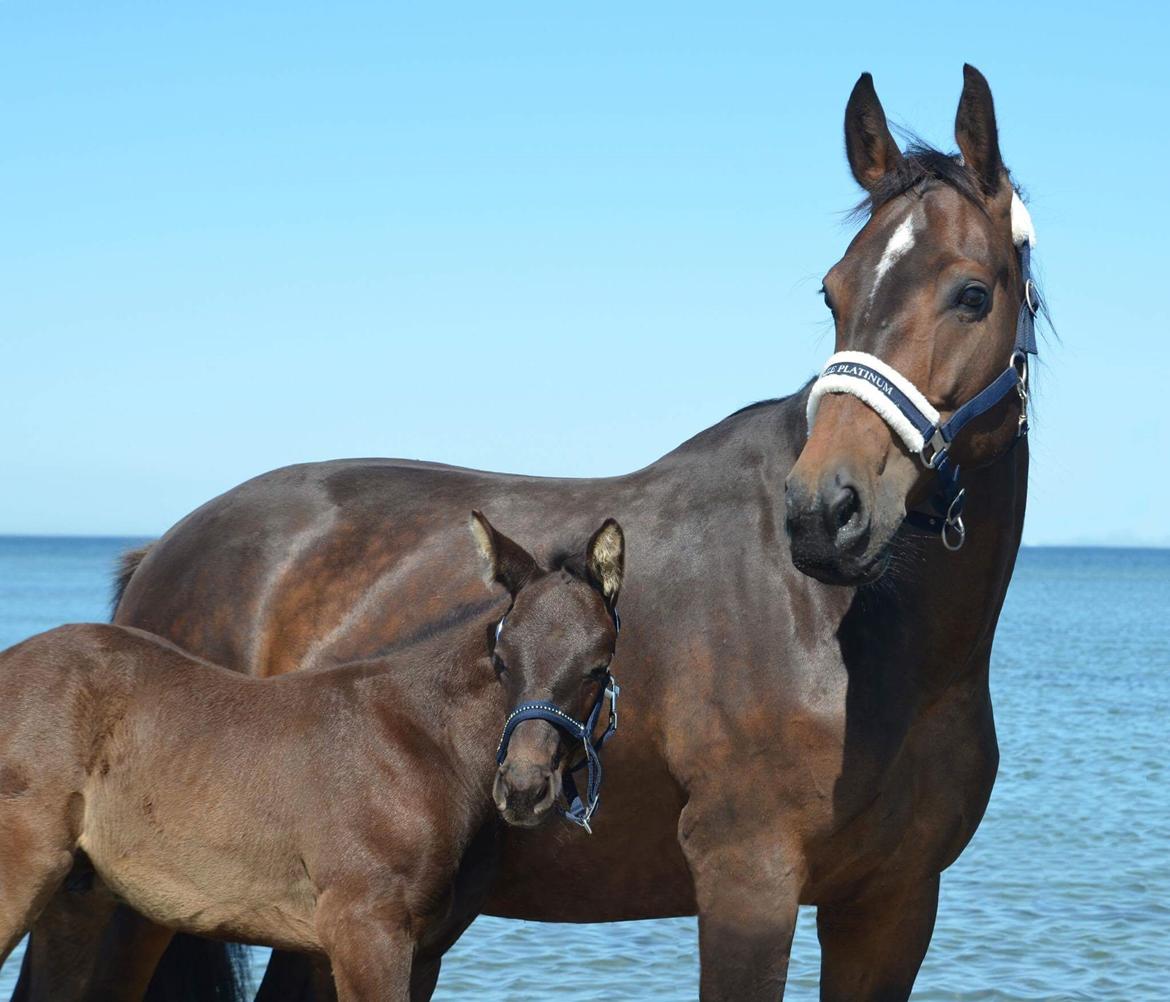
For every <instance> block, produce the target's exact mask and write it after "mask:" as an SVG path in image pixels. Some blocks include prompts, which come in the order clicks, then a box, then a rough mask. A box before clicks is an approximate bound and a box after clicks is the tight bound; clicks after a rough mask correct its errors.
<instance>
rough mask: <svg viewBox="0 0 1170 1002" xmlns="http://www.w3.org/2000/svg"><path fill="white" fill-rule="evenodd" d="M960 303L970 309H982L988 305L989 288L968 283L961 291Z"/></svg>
mask: <svg viewBox="0 0 1170 1002" xmlns="http://www.w3.org/2000/svg"><path fill="white" fill-rule="evenodd" d="M959 305H960V306H962V307H964V308H965V309H968V310H981V309H983V307H985V306H986V305H987V290H986V289H985V288H983V286H981V285H968V286H967V288H965V289H964V290H963V291H962V292H961V293H959Z"/></svg>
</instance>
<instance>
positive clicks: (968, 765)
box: [803, 694, 998, 890]
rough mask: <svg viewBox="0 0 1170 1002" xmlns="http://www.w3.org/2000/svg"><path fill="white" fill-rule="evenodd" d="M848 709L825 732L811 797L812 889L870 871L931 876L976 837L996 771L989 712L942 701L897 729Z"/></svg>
mask: <svg viewBox="0 0 1170 1002" xmlns="http://www.w3.org/2000/svg"><path fill="white" fill-rule="evenodd" d="M856 713H857V711H856V710H853V711H852V712H850V710H849V709H848V708H846V709H843V710H842V712H841V713H840V714H839V715H837V716H835V717H834V718H833V721H834V723H833V726H830V727H826V728H823V729H822V731H821V736H822V738H823V740H824V741H825V746H822V748H821V753H820V755H819V756H815V755H814V756H813V758H815V759H817V760H819V761H820V762H821V763H822V770H821V772H820V775H819V776H818V783H817V788H818V790H819V791H820V792H821V793H822V796H821V798H820V799H819V800H817V801H815V802H814V803H811V804H809V805H808V806H809V815H808V816H806V817H805V818H804V819H803V821H804V826H805V827H804V830H805V831H806V832H808V833H810V834H809V837H808V838H807V841H806V843H805V844H806V852H807V855H808V862H809V870H810V874H811V875H812V884H813V885H814V886H816V885H818V884H819V885H821V886H822V887H823V888H825V889H833V890H835V889H836V888H837V886H838V885H844V884H848V883H849V882H851V881H853V880H857V879H866V878H868V877H871V876H872V875H873V874H874V873H875V871H898V872H901V873H906V872H910V871H920V872H921V874H922V875H923V876H926V875H930V874H934V873H937V872H939V871H940V870H941V869H943V868H944V867H945V866H947V865H949V864H950V863H951V862H952V861H953V860H954V859H955V858H956V857H957V855H958V854H959V852H961V851H962V849H963V847H964V846H965V845H966V844H967V842H968V841H969V840H970V838H971V836H972V835H973V834H974V831H975V828H976V826H977V825H978V823H979V820H980V818H981V817H982V815H983V811H984V808H985V807H986V805H987V800H988V798H989V796H990V793H991V785H992V782H993V781H994V777H995V770H996V764H997V761H998V757H997V751H996V746H995V733H994V728H993V726H992V723H991V717H990V706H989V705H988V703H987V701H986V700H985V699H979V698H977V697H973V696H971V695H969V694H955V695H954V696H953V697H949V698H944V699H942V700H940V701H938V702H937V703H936V704H934V705H932V706H930V707H929V708H926V709H923V710H920V711H919V712H918V713H916V714H915V715H913V716H912V717H910V718H909V719H907V720H905V721H901V720H899V719H898V717H897V716H896V715H895V714H887V715H885V716H884V717H883V715H882V714H881V713H880V712H877V711H876V710H873V712H871V713H870V714H868V715H867V717H866V719H863V720H858V719H857V716H856Z"/></svg>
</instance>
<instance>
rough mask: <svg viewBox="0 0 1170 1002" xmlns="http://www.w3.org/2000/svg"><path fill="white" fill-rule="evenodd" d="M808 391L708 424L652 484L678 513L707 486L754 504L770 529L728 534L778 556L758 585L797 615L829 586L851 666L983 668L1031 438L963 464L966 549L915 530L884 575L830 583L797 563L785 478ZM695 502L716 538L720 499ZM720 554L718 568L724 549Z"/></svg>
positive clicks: (836, 630)
mask: <svg viewBox="0 0 1170 1002" xmlns="http://www.w3.org/2000/svg"><path fill="white" fill-rule="evenodd" d="M804 399H805V396H804V394H803V393H800V394H797V395H795V396H793V397H789V398H786V399H784V400H779V401H775V402H772V403H766V404H761V405H759V406H757V407H755V408H749V409H748V410H747V411H745V412H742V413H739V414H735V415H732V416H731V417H729V418H727V419H726V420H724V421H722V422H720V423H719V424H717V425H714V426H713V427H711V428H708V429H707V430H706V431H703V432H701V433H700V434H698V435H696V436H695V437H694V438H693V439H691V440H690V441H688V442H686V443H684V444H683V445H682V446H680V447H679V448H678V449H676V450H675V451H674V452H672V453H670V454H668V455H667V456H665V457H663V459H661V460H659V462H658V463H656V464H654V465H653V466H652V467H650V468H648V469H647V471H644V472H646V473H650V474H652V475H653V476H652V479H651V482H650V485H649V486H650V490H651V491H655V490H656V491H659V492H661V494H662V497H663V500H664V501H665V502H666V503H668V504H669V508H670V510H671V511H677V509H678V498H679V497H685V496H688V495H690V494H694V493H695V492H700V493H702V492H705V493H704V497H706V498H707V499H708V500H711V501H713V502H714V501H717V502H718V503H719V505H721V506H726V505H727V504H730V503H735V504H739V505H741V506H743V507H744V508H745V509H747V510H745V512H744V516H745V517H744V518H743V519H742V520H741V524H743V525H744V526H749V525H750V526H756V527H765V526H766V527H768V528H767V530H766V531H761V532H760V535H759V536H758V537H753V538H752V539H745V540H730V539H727V537H724V539H725V540H726V544H729V545H732V546H736V547H738V548H739V549H738V552H737V553H735V554H734V555H731V554H729V556H732V557H733V559H742V557H743V554H744V552H750V547H752V546H758V547H761V548H766V549H767V550H768V551H769V552H772V553H774V554H775V557H776V559H775V560H774V561H760V562H759V563H758V564H757V566H758V567H759V569H760V571H761V573H763V574H764V575H766V577H767V579H766V580H761V581H760V583H759V584H760V593H765V592H767V591H772V592H773V593H774V595H775V602H776V616H777V617H778V618H782V617H784V616H791V615H792V611H791V601H790V597H791V593H792V592H793V591H794V590H807V589H808V588H810V587H812V588H815V589H818V590H819V591H820V592H821V599H822V601H820V602H819V603H818V607H819V608H820V609H821V613H820V614H821V615H822V616H824V617H827V618H828V620H831V622H825V623H822V624H821V625H822V626H823V627H824V629H823V630H822V631H821V632H822V634H823V635H824V636H826V637H832V638H838V637H839V638H840V641H841V645H842V653H843V655H844V657H845V660H846V662H847V663H849V662H850V661H853V662H854V663H874V662H879V661H880V662H882V663H883V664H885V665H888V664H890V662H891V661H892V660H895V659H896V660H897V661H898V662H899V664H902V665H905V666H906V669H907V670H912V671H914V672H915V674H916V675H917V676H918V682H919V684H920V685H921V686H923V687H925V688H926V689H934V688H936V687H939V686H946V685H948V684H949V683H950V682H951V681H952V680H953V679H955V678H957V677H959V676H960V675H962V674H965V673H966V672H967V671H968V670H970V669H972V668H975V669H977V670H978V669H980V668H981V667H982V666H983V665H984V664H985V660H986V659H985V657H984V655H985V654H986V652H987V651H988V650H989V649H990V644H991V639H992V635H993V633H994V630H995V624H996V622H997V620H998V617H999V612H1000V609H1001V607H1002V604H1003V600H1004V596H1005V595H1006V593H1007V586H1008V583H1009V581H1010V579H1011V573H1012V569H1013V567H1014V564H1015V557H1016V551H1017V550H1018V548H1019V542H1020V534H1021V531H1022V528H1023V521H1024V509H1025V503H1026V499H1027V479H1028V446H1027V441H1026V440H1024V441H1021V442H1020V443H1019V445H1018V446H1016V448H1015V449H1013V450H1012V452H1011V453H1009V454H1008V455H1007V456H1004V457H1001V458H1000V459H999V460H997V461H996V462H994V463H992V464H991V465H989V466H988V467H985V468H983V469H979V470H973V471H968V472H965V473H964V475H963V484H964V486H965V487H966V489H967V495H968V500H967V505H966V511H965V519H966V524H967V528H968V540H967V543H966V545H965V546H964V547H963V549H961V550H960V551H958V552H957V553H954V552H951V551H949V550H947V549H946V547H945V546H943V544H942V542H941V540H939V539H938V538H936V537H933V536H927V535H925V534H920V533H918V532H913V533H910V530H906V532H907V537H906V538H905V539H904V540H901V541H900V542H899V543H898V544H896V545H897V550H896V555H895V559H894V561H893V564H894V566H893V567H892V568H891V570H890V571H889V572H887V575H886V576H885V577H884V578H883V579H881V580H879V581H878V582H877V583H876V584H874V585H868V586H864V587H862V588H857V589H848V588H838V587H831V586H822V585H819V584H815V583H813V582H811V581H810V579H808V578H804V577H803V576H802V575H800V573H799V572H798V571H796V569H795V568H794V567H793V566H792V564H791V560H790V559H789V556H788V553H787V540H786V538H785V536H784V529H783V520H784V481H785V478H786V477H787V476H788V473H789V471H790V470H791V468H792V465H793V463H794V462H795V460H796V458H797V456H798V455H799V453H800V450H801V448H802V447H803V445H804V440H805V438H804V433H805V424H804ZM735 498H738V500H735V501H733V499H735ZM686 510H687V511H688V512H689V514H690V515H692V516H694V517H695V518H696V519H697V523H698V525H699V529H698V530H697V531H702V532H703V534H704V538H705V539H708V540H713V539H714V538H715V536H713V535H712V534H711V533H710V532H709V531H708V529H709V522H710V518H711V510H712V509H711V508H710V506H708V505H706V504H698V505H691V506H689V508H687V509H686ZM711 560H712V565H713V566H715V565H717V564H718V563H719V557H718V555H717V554H712V556H711ZM776 568H779V570H778V571H775V569H776ZM774 571H775V573H774Z"/></svg>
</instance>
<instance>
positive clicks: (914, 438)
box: [806, 193, 1040, 550]
mask: <svg viewBox="0 0 1170 1002" xmlns="http://www.w3.org/2000/svg"><path fill="white" fill-rule="evenodd" d="M1012 239H1013V241H1015V243H1016V249H1017V253H1018V254H1019V261H1020V274H1021V275H1022V277H1023V280H1024V296H1023V301H1022V302H1021V303H1020V309H1019V313H1018V314H1017V317H1016V339H1015V344H1014V345H1013V347H1012V353H1011V357H1010V358H1009V359H1008V365H1007V368H1006V369H1004V371H1003V372H1002V373H1000V374H999V376H997V377H996V378H995V379H994V380H993V381H992V382H991V383H990V384H989V385H988V386H986V387H984V389H983V390H981V391H980V392H979V393H977V394H976V395H975V396H974V397H972V398H971V399H970V400H968V401H967V402H966V403H965V404H963V406H961V407H960V408H959V409H958V410H956V411H955V412H954V413H953V414H952V415H951V416H950V417H949V418H947V420H945V421H943V420H942V416H941V415H940V414H939V412H938V410H937V409H936V408H935V407H934V406H933V405H932V404H931V403H930V401H929V400H927V399H926V397H925V396H923V394H922V393H921V392H920V391H919V389H918V387H916V386H915V385H914V384H913V383H912V382H910V380H909V379H907V378H906V377H905V376H903V375H902V373H900V372H899V371H898V370H897V369H895V368H894V367H893V366H892V365H889V364H888V363H886V362H883V361H882V360H881V359H880V358H878V357H877V356H875V355H870V354H869V353H868V352H864V351H839V352H837V354H835V355H833V356H832V357H831V358H830V359H829V360H828V362H826V363H825V367H824V368H823V369H822V370H821V375H820V377H819V378H818V379H817V381H816V382H815V383H813V385H812V389H811V390H810V391H809V395H808V409H807V412H806V413H807V417H808V430H809V434H810V435H811V434H812V428H813V422H814V421H815V420H816V416H817V408H818V407H819V406H820V402H821V398H822V397H824V396H825V394H826V393H848V394H849V395H850V396H854V397H856V398H857V399H858V400H860V401H861V402H862V403H864V404H867V405H868V406H869V407H871V408H872V409H873V410H874V411H876V412H877V414H878V415H879V416H880V417H881V418H882V420H884V421H885V422H886V424H888V425H889V426H890V428H891V430H892V431H893V432H894V433H895V434H896V435H897V436H898V437H899V438H900V439H901V440H902V441H903V443H905V445H906V448H907V449H908V450H909V451H910V453H911V454H912V455H916V456H918V457H919V458H920V459H921V460H922V463H923V465H924V466H926V468H927V469H930V470H934V471H935V472H936V473H937V474H938V481H939V489H938V491H937V493H936V494H935V495H934V497H933V498H932V499H931V507H932V508H933V512H920V511H911V512H909V513H908V514H907V516H906V521H907V522H908V523H909V524H910V525H912V526H914V527H915V528H919V529H924V530H926V531H929V532H933V533H937V534H938V535H939V536H940V537H941V538H942V541H943V544H944V545H945V546H946V547H947V549H949V550H957V549H959V548H960V547H961V546H962V545H963V541H964V539H965V538H966V529H965V527H964V525H963V515H962V512H963V500H964V495H965V492H964V491H963V489H962V488H961V487H959V467H958V466H957V465H955V464H953V463H952V462H951V460H950V449H951V445H952V444H953V443H954V441H955V439H956V437H957V436H958V435H959V433H960V432H961V431H962V430H963V429H964V428H965V427H966V426H967V425H968V424H970V423H971V422H972V421H974V420H975V419H976V418H978V417H981V416H982V415H984V414H986V413H987V412H988V411H989V410H991V409H992V408H993V407H995V406H996V405H997V404H999V403H1001V402H1002V401H1003V400H1005V399H1006V398H1007V397H1009V396H1011V395H1012V394H1013V393H1015V394H1017V395H1018V396H1019V400H1020V423H1019V426H1018V428H1017V431H1016V441H1019V439H1020V438H1022V437H1023V436H1024V435H1026V434H1027V433H1028V418H1027V415H1028V356H1029V355H1035V354H1036V314H1037V313H1038V312H1039V311H1040V297H1039V295H1038V293H1037V292H1036V286H1035V285H1034V284H1033V282H1032V272H1031V255H1032V247H1033V245H1034V244H1035V242H1036V235H1035V231H1034V230H1033V229H1032V221H1031V218H1030V217H1029V216H1028V210H1027V209H1026V208H1024V204H1023V202H1021V201H1020V198H1019V196H1018V195H1016V194H1014V193H1013V195H1012Z"/></svg>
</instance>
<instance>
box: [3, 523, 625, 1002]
mask: <svg viewBox="0 0 1170 1002" xmlns="http://www.w3.org/2000/svg"><path fill="white" fill-rule="evenodd" d="M472 531H473V534H474V536H475V538H476V541H477V543H478V544H479V548H480V550H481V551H482V553H483V555H484V557H485V558H486V560H487V563H488V566H489V567H490V568H491V576H492V577H493V578H494V580H495V581H497V582H499V583H500V584H503V585H504V586H505V588H506V589H507V590H508V592H509V593H510V595H511V600H512V604H511V607H510V609H509V610H508V613H507V631H506V636H507V650H506V662H505V659H504V658H503V657H501V656H500V652H497V651H495V650H494V641H493V639H492V638H493V636H494V634H495V633H496V631H495V630H494V629H493V627H494V625H495V620H494V619H493V620H492V621H490V622H488V621H482V622H480V621H477V622H476V623H475V624H474V625H472V624H464V626H462V627H459V628H458V629H457V630H456V631H455V633H456V634H458V636H457V638H456V639H454V640H452V639H451V637H450V636H449V635H447V636H445V637H436V638H432V640H430V641H428V642H426V643H424V644H422V645H421V646H417V647H414V648H412V649H411V650H410V651H408V652H406V653H403V654H400V655H391V656H386V657H382V658H379V659H376V660H371V661H368V662H363V663H358V664H351V665H345V666H342V667H338V668H334V669H330V670H326V671H317V672H295V673H291V674H288V675H282V676H280V677H278V678H272V679H256V678H250V677H248V676H246V675H241V674H239V673H236V672H231V671H227V670H226V669H223V668H219V667H217V666H215V665H212V664H209V663H207V662H205V661H201V660H199V659H197V658H195V657H192V656H191V655H189V654H186V653H184V652H183V651H182V650H180V649H179V648H177V647H175V646H173V645H171V644H170V643H168V642H167V641H165V640H162V639H160V638H158V637H155V636H153V635H151V634H148V633H144V632H142V631H139V630H134V629H128V628H124V627H118V626H109V625H99V624H83V625H72V626H62V627H59V628H57V629H55V630H50V631H48V632H47V633H42V634H40V635H39V636H36V637H33V638H31V639H30V640H26V641H25V642H24V643H22V644H19V645H17V646H16V647H13V648H11V649H10V650H8V651H6V652H4V653H3V654H0V956H3V957H6V956H7V955H8V953H9V952H10V951H11V950H12V948H13V947H14V946H15V945H16V944H17V942H18V941H19V940H20V938H21V937H22V936H23V935H24V933H25V932H26V931H27V930H28V928H29V926H30V925H31V924H32V923H33V922H34V921H35V920H36V918H37V915H38V914H39V912H40V911H41V909H42V908H43V907H44V905H45V904H46V902H47V901H48V900H49V899H50V897H51V896H52V895H53V894H54V892H56V891H57V889H58V887H59V886H60V884H61V883H62V881H63V880H64V879H65V877H66V875H67V874H68V873H69V870H70V868H71V866H72V865H73V861H74V857H75V854H76V853H77V852H78V851H79V850H80V851H82V852H84V853H85V854H86V855H87V856H88V857H89V859H90V861H91V862H92V865H93V867H94V869H95V871H96V872H97V874H98V875H99V876H100V877H101V879H102V880H103V881H104V882H105V883H106V885H107V886H109V887H110V888H111V889H112V890H113V891H114V892H115V893H116V894H117V895H118V896H119V897H121V898H122V899H124V900H125V901H126V902H127V903H128V904H130V905H131V906H132V907H133V908H134V909H135V910H136V911H137V912H139V913H140V914H142V915H145V916H147V917H148V918H150V919H152V920H154V921H155V922H157V923H159V924H160V925H163V926H166V927H168V928H169V929H178V930H182V931H185V932H192V933H197V934H200V935H204V936H211V937H223V938H229V939H232V940H236V941H242V942H251V943H263V944H268V945H271V946H276V947H282V948H286V949H293V950H298V951H306V952H310V953H313V954H316V955H318V956H324V957H327V958H328V960H329V962H330V964H331V966H332V973H333V979H334V981H335V984H336V988H337V993H338V996H339V998H340V999H343V1000H350V999H408V998H410V997H411V995H412V994H414V995H416V996H422V997H429V995H430V991H431V990H432V989H433V983H428V982H429V981H430V980H431V978H430V974H429V972H430V971H432V970H434V971H437V965H428V964H425V963H424V964H419V963H417V962H416V960H417V958H419V957H420V956H421V957H423V958H427V957H433V956H435V955H436V954H441V952H442V951H443V950H445V949H446V948H447V947H448V946H450V944H451V943H453V942H454V940H455V939H456V938H457V937H458V935H459V934H460V933H461V932H462V931H463V929H465V928H466V926H467V925H468V924H469V923H470V921H471V919H472V918H474V916H475V914H476V912H477V911H478V909H479V904H480V898H481V894H482V892H484V891H486V889H487V887H488V885H489V883H490V879H491V870H492V866H493V862H494V852H493V851H492V847H493V844H494V841H495V840H494V832H495V829H496V826H497V824H498V822H497V821H496V818H495V816H494V809H493V805H492V799H493V797H492V794H493V784H494V786H495V799H496V801H497V802H498V803H499V806H500V809H501V811H502V812H503V813H504V814H505V816H506V818H507V820H509V821H510V822H512V823H517V824H523V825H530V824H532V823H535V822H536V821H539V820H543V819H544V818H546V817H549V816H551V815H552V814H553V811H552V809H551V808H552V806H553V804H554V802H555V800H556V795H557V793H558V792H559V791H560V780H561V772H560V770H562V769H563V764H564V757H565V756H564V749H563V748H562V747H561V745H560V742H559V739H558V737H557V735H558V734H559V732H558V731H556V730H555V729H554V728H553V727H551V726H550V725H549V724H547V723H544V722H543V721H525V722H524V723H523V724H521V725H520V726H519V727H518V728H517V729H516V732H515V734H514V735H513V737H512V741H511V743H510V745H509V749H508V755H507V758H506V759H505V761H504V763H503V764H502V765H501V766H500V767H499V769H498V770H497V766H496V762H495V751H496V743H497V740H498V739H499V735H500V731H501V728H502V726H503V723H504V719H505V716H506V714H507V712H508V710H509V708H510V707H511V706H513V705H515V704H516V703H518V702H521V701H524V700H528V699H544V700H549V701H551V702H554V703H556V704H557V705H558V706H559V707H561V708H563V709H564V711H565V712H566V713H569V714H574V715H576V716H578V717H580V716H581V715H582V713H583V711H584V709H586V708H587V706H588V704H589V701H590V700H591V699H592V698H593V697H594V695H595V691H596V688H597V686H596V684H595V682H596V680H597V679H598V678H599V677H601V676H602V675H603V674H604V672H605V671H606V669H607V668H608V665H609V662H610V660H611V658H612V657H613V652H614V646H615V643H616V639H617V633H616V629H615V625H614V619H613V615H612V614H613V608H614V603H615V602H616V599H617V593H618V589H619V587H620V582H621V575H622V570H623V558H624V540H623V537H622V532H621V529H620V527H619V526H618V525H617V523H616V522H614V521H612V520H609V521H607V522H606V523H605V524H604V525H603V526H602V527H601V528H600V529H599V530H597V532H596V533H594V534H593V536H592V538H591V539H590V540H589V542H588V544H586V546H585V548H584V552H583V553H582V552H577V553H576V554H574V555H573V556H572V557H570V558H568V559H566V560H564V561H560V562H558V563H557V565H556V566H554V567H552V568H551V569H550V568H542V567H539V566H538V565H537V563H536V561H535V560H534V559H533V558H532V557H531V556H530V555H529V554H528V553H527V552H526V551H525V550H524V549H522V548H521V547H520V546H519V545H517V544H516V543H515V542H513V541H512V540H510V539H508V538H507V537H505V536H503V535H501V534H500V533H498V532H497V531H496V530H495V529H494V528H492V526H491V525H490V524H489V523H488V521H487V520H486V519H485V518H484V517H483V516H482V515H480V514H479V513H475V514H474V515H473V517H472ZM469 664H471V665H474V666H475V668H474V677H473V678H468V677H467V665H469ZM477 836H478V837H477ZM485 846H486V848H485ZM163 947H165V942H162V943H160V944H159V949H160V950H161V949H162V948H163ZM412 970H413V978H412ZM412 982H413V984H412Z"/></svg>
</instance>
